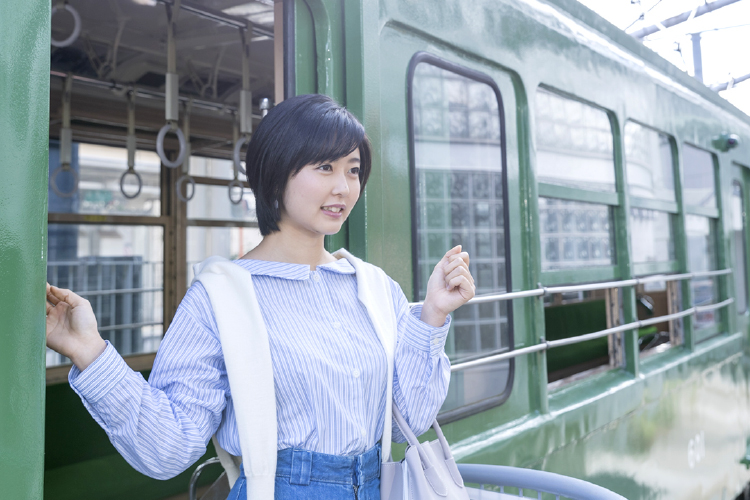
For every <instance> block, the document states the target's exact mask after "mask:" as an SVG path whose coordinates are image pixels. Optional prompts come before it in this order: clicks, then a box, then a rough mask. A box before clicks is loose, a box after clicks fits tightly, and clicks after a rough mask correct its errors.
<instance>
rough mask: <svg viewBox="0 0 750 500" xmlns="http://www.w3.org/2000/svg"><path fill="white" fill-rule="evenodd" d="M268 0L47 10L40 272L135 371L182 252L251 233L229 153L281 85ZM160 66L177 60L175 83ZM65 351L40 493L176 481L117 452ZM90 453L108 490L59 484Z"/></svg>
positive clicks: (144, 363)
mask: <svg viewBox="0 0 750 500" xmlns="http://www.w3.org/2000/svg"><path fill="white" fill-rule="evenodd" d="M54 7H55V4H54V3H53V8H54ZM68 7H71V8H72V10H74V11H75V14H73V13H71V12H70V9H68ZM280 7H281V4H280V3H277V4H276V5H274V2H273V1H272V0H210V1H209V0H203V1H201V2H199V3H198V2H196V3H191V2H188V1H184V2H179V1H175V2H173V1H171V0H170V1H166V0H164V1H162V0H159V1H157V0H108V1H97V0H70V1H69V2H66V4H60V5H58V6H57V8H56V9H53V16H52V38H53V47H52V51H51V72H50V84H51V91H50V127H49V134H50V135H49V138H50V143H49V147H50V155H49V171H50V187H49V193H48V195H49V198H48V199H49V205H48V268H47V279H48V281H49V282H50V283H51V284H53V285H55V286H58V287H62V288H69V289H72V290H74V291H75V292H77V293H79V294H81V295H82V296H84V297H85V298H87V299H88V300H89V301H90V302H91V304H92V306H93V308H94V311H95V314H96V317H97V322H98V325H99V329H100V332H101V334H102V336H103V337H105V338H106V339H108V340H109V341H110V342H112V343H113V344H114V345H115V347H116V348H117V349H118V351H119V352H120V353H121V354H123V355H124V356H125V359H126V361H127V362H128V364H129V365H130V366H131V367H132V368H134V369H136V370H140V371H142V372H143V373H144V375H145V376H147V375H148V370H149V369H150V367H151V363H152V362H153V359H154V353H155V352H156V350H157V348H158V346H159V343H160V341H161V338H162V335H163V334H164V332H165V331H166V329H167V328H168V326H169V321H170V319H171V318H172V317H173V315H174V311H175V310H176V308H177V306H178V304H179V302H180V300H181V299H182V297H183V296H184V293H185V291H186V290H187V287H188V286H189V285H190V282H191V279H192V277H193V276H192V265H193V264H195V263H197V262H200V261H202V260H203V259H205V258H206V257H208V256H210V255H222V256H224V257H227V258H237V257H239V256H241V255H243V254H244V253H246V252H247V251H249V250H251V249H252V248H253V247H254V246H255V245H256V244H257V243H258V242H259V241H260V233H259V231H258V229H257V223H256V217H255V203H254V201H253V196H252V192H251V191H250V190H249V189H248V188H247V186H246V183H245V181H244V175H242V174H239V175H238V174H237V172H236V171H235V167H234V165H235V163H234V161H233V157H234V150H235V145H236V143H237V141H238V139H242V138H246V137H247V136H249V135H250V134H251V133H252V130H253V129H254V128H255V127H256V126H257V124H258V123H259V121H260V119H261V117H262V115H263V113H264V111H265V110H266V109H268V108H270V107H271V106H273V103H274V102H278V101H279V100H280V98H279V96H281V95H283V94H282V91H281V79H282V77H281V67H280V64H279V63H278V62H279V61H280V60H281V57H282V55H283V45H281V44H280V40H281V37H280V36H279V32H280V29H281V27H280V26H279V24H280V17H281V16H280V15H277V14H276V13H275V10H276V11H277V10H278V9H279V8H280ZM170 15H171V18H170V17H169V16H170ZM76 17H78V18H79V19H76ZM170 19H171V23H172V24H170ZM275 21H277V22H275ZM170 26H173V27H174V31H173V36H170V33H169V29H170ZM71 40H72V41H71ZM55 41H57V42H64V43H63V44H62V45H65V46H56V44H55V43H54V42H55ZM67 42H70V43H67ZM57 45H59V43H58V44H57ZM170 49H172V52H171V55H170ZM243 49H246V50H243ZM167 73H176V74H177V84H176V85H174V84H172V83H171V81H170V80H169V77H167V76H166V75H167ZM175 88H176V90H177V92H178V94H179V101H178V102H179V104H178V106H177V109H175V106H174V105H173V104H174V100H175V96H174V92H173V90H175ZM243 95H244V97H243ZM170 113H171V118H172V121H173V123H174V125H176V126H177V127H179V128H180V130H181V131H182V132H183V133H184V135H185V143H186V146H185V148H186V150H189V152H187V153H186V156H185V161H184V162H183V163H182V164H181V165H178V166H176V167H175V168H168V167H167V166H166V165H165V164H164V162H163V161H162V159H160V157H159V155H158V154H157V140H158V133H159V131H160V129H162V127H165V126H166V125H165V124H167V123H169V122H168V121H167V118H169V117H170ZM175 114H178V115H179V116H178V118H177V119H176V120H175V119H174V118H175ZM65 129H68V130H69V132H66V131H65ZM129 136H134V138H132V137H131V138H129ZM244 143H245V144H246V140H245V142H244ZM240 146H243V144H241V145H240ZM180 147H181V146H180V142H179V140H178V137H177V136H176V133H175V130H174V127H172V128H170V129H168V130H167V132H166V134H165V138H164V141H163V149H164V155H165V156H166V158H167V159H168V160H169V161H172V162H175V160H176V159H177V157H178V156H179V151H180ZM129 149H130V150H133V151H132V153H131V154H130V157H131V159H132V160H134V161H130V162H129ZM239 153H240V154H239V157H240V158H241V157H242V154H243V153H244V148H243V147H240V148H239ZM66 160H67V161H66ZM129 163H133V165H129ZM243 165H244V162H240V166H243ZM131 167H132V168H131ZM134 172H135V173H134ZM135 174H137V175H135ZM138 177H140V181H141V182H142V185H141V186H139V182H138ZM188 198H189V201H185V200H187V199H188ZM70 366H71V365H70V361H69V360H67V359H65V358H63V357H61V356H60V355H58V354H57V353H55V352H53V351H51V350H48V352H47V384H48V387H47V417H46V422H47V423H46V450H47V455H46V456H47V460H46V463H45V483H46V487H45V497H46V496H48V495H49V497H50V498H53V497H56V495H57V496H59V497H60V498H62V497H65V498H67V496H65V495H67V494H69V493H70V492H71V491H79V493H81V494H82V497H83V498H101V495H103V494H108V495H109V496H107V498H119V497H120V496H123V495H128V491H130V493H132V494H135V495H136V496H139V495H140V494H141V493H142V492H145V491H148V494H149V495H156V496H154V498H166V497H169V495H172V494H177V493H179V494H180V495H181V494H182V493H180V492H184V491H185V490H186V488H187V483H188V481H187V480H188V478H189V472H190V471H188V473H187V477H183V476H185V474H183V475H181V476H178V477H177V478H175V479H173V480H170V481H167V482H166V483H164V482H156V481H153V480H150V479H148V478H145V476H144V477H139V476H140V475H137V476H136V475H134V474H137V473H134V471H132V470H130V469H129V466H127V464H125V462H124V460H122V459H121V458H120V457H119V456H118V455H116V451H115V450H114V449H113V448H112V447H111V445H109V443H108V439H107V438H106V435H105V434H104V432H103V431H102V430H101V429H99V428H98V426H97V425H96V423H95V422H94V421H93V420H92V419H91V418H90V417H88V416H87V415H86V414H85V409H84V408H83V406H82V405H81V404H80V401H78V400H77V396H76V395H75V394H74V393H73V392H72V390H71V389H70V388H69V387H68V385H67V384H66V382H67V374H68V371H69V369H70ZM76 443H77V444H76ZM84 443H85V444H84ZM208 453H209V454H210V453H212V451H211V450H209V452H208ZM97 467H108V470H109V472H110V474H108V476H109V477H112V473H114V474H115V475H117V476H118V477H121V478H122V481H123V482H122V484H121V488H120V491H118V487H117V486H116V485H103V484H100V482H99V481H97V480H92V481H90V483H91V484H85V485H80V484H79V485H73V484H72V483H71V479H70V478H72V477H88V476H89V475H90V472H91V471H93V470H95V469H97ZM212 476H213V474H211V473H208V474H206V477H205V481H210V480H211V479H212ZM144 481H146V482H148V486H145V484H146V483H144ZM81 488H82V489H81ZM87 491H89V493H90V494H89V495H88V496H87V493H86V492H87ZM105 492H107V493H105ZM132 494H131V495H130V496H129V497H130V498H132V497H133V495H132ZM118 495H119V496H118ZM123 497H124V496H123ZM141 498H142V497H141ZM170 498H172V497H170ZM174 498H182V496H179V495H178V496H177V497H174Z"/></svg>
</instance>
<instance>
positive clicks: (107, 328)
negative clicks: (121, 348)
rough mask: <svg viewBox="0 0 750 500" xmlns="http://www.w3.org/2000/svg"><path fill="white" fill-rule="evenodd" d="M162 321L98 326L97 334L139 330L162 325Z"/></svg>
mask: <svg viewBox="0 0 750 500" xmlns="http://www.w3.org/2000/svg"><path fill="white" fill-rule="evenodd" d="M163 324H164V322H163V321H142V322H140V323H126V324H122V325H109V326H100V327H99V329H98V330H99V332H108V331H111V330H129V329H131V328H140V327H142V326H154V325H163Z"/></svg>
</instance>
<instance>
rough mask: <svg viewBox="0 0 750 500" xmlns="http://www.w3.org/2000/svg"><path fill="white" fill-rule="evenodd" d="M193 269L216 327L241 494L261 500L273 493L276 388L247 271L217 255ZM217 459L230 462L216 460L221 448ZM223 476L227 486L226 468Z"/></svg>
mask: <svg viewBox="0 0 750 500" xmlns="http://www.w3.org/2000/svg"><path fill="white" fill-rule="evenodd" d="M194 269H195V276H196V277H195V279H194V280H193V282H195V281H200V282H201V283H202V284H203V286H204V287H205V289H206V291H207V292H208V297H209V299H210V301H211V307H212V308H213V311H214V315H215V316H216V324H217V326H218V327H219V338H220V339H221V348H222V352H223V354H224V363H225V365H226V368H227V377H228V379H229V386H230V387H231V388H232V402H233V404H234V409H235V413H236V415H237V416H238V418H237V429H238V432H239V437H240V447H241V449H242V462H243V467H244V469H245V475H246V476H247V479H248V481H247V499H248V500H267V499H269V498H273V497H274V482H275V478H276V453H277V448H278V445H277V428H276V425H277V424H276V393H275V386H274V381H273V366H272V364H271V350H270V346H269V344H268V333H267V331H266V326H265V323H264V321H263V316H262V314H261V311H260V306H259V305H258V299H257V297H256V295H255V289H254V287H253V280H252V274H250V273H249V272H248V271H246V270H245V269H243V268H241V267H240V266H238V265H236V264H233V263H232V262H230V261H228V260H226V259H224V258H221V257H210V258H208V259H206V260H205V261H203V262H202V263H200V264H198V265H196V266H195V268H194ZM214 442H215V444H216V445H218V442H217V441H216V440H215V441H214ZM217 447H218V446H217ZM223 451H224V450H222V452H223ZM217 452H218V449H217ZM224 453H226V452H224ZM226 455H227V456H229V455H228V454H226ZM219 458H220V460H221V461H222V465H224V466H225V468H226V467H227V466H229V467H230V469H231V467H232V463H233V461H232V462H230V461H229V460H227V459H226V456H225V457H224V459H223V460H222V453H221V452H219ZM224 462H227V464H225V463H224ZM238 474H239V471H238V470H236V471H233V473H232V474H231V476H234V480H236V477H237V475H238ZM227 476H228V478H230V485H233V483H234V481H233V480H231V476H230V472H229V470H227Z"/></svg>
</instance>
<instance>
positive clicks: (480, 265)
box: [411, 63, 510, 411]
mask: <svg viewBox="0 0 750 500" xmlns="http://www.w3.org/2000/svg"><path fill="white" fill-rule="evenodd" d="M412 86H413V93H412V96H413V98H412V99H413V100H412V104H413V108H412V110H411V112H412V117H413V121H414V157H415V161H416V165H415V167H416V182H417V186H416V191H417V194H416V196H417V210H416V212H417V213H416V214H415V216H416V231H417V242H418V243H417V245H416V248H415V251H416V252H417V263H418V264H417V265H418V269H417V273H416V274H417V283H416V284H415V286H416V290H417V294H418V296H419V297H420V299H423V298H424V295H425V291H426V288H427V279H428V278H429V276H430V273H431V272H432V268H433V267H434V266H435V264H436V263H437V262H438V261H439V260H440V259H441V258H442V256H443V255H444V254H445V252H446V251H447V250H448V249H450V248H452V247H453V246H454V245H458V244H461V245H463V248H464V249H465V250H467V251H468V252H469V253H470V254H471V256H472V259H471V272H472V274H473V275H474V278H475V280H476V285H477V294H481V293H490V292H502V291H505V290H506V289H507V279H508V277H507V276H506V271H505V270H506V265H505V258H506V255H505V228H504V199H503V172H502V155H503V151H502V145H501V135H500V126H501V124H500V115H499V104H498V100H497V96H496V94H495V92H494V91H493V89H492V87H490V86H489V85H487V84H485V83H480V82H477V81H475V80H472V79H469V78H466V77H464V76H461V75H459V74H456V73H453V72H450V71H447V70H444V69H441V68H438V67H436V66H433V65H430V64H426V63H420V64H418V65H417V67H416V69H415V73H414V80H413V81H412ZM507 308H508V303H507V302H499V303H492V304H482V305H470V306H464V307H462V308H460V309H458V310H457V311H456V312H455V313H454V319H453V324H452V327H451V332H450V335H449V337H448V341H447V344H446V352H447V353H448V356H449V357H450V359H451V361H453V362H460V361H463V360H467V359H472V358H475V357H479V356H482V355H486V354H488V353H496V352H502V351H505V350H507V349H508V348H509V345H510V330H509V329H510V326H509V324H508V310H507ZM508 374H509V363H508V362H502V363H497V364H494V365H489V366H487V367H485V368H482V369H474V370H467V371H465V372H462V373H460V374H454V376H453V377H451V385H450V389H449V395H448V398H447V400H446V402H445V404H444V405H443V411H447V410H451V409H454V408H457V407H460V406H464V405H466V404H470V403H474V402H477V401H480V400H483V399H486V398H489V397H492V396H497V395H499V394H502V393H503V391H504V389H505V384H506V382H507V379H508ZM456 375H458V376H456Z"/></svg>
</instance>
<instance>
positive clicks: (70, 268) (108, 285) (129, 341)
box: [47, 224, 164, 366]
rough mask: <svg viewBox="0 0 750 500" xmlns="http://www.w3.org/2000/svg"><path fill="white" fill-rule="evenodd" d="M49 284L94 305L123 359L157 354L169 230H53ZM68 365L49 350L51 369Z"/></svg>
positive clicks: (80, 227)
mask: <svg viewBox="0 0 750 500" xmlns="http://www.w3.org/2000/svg"><path fill="white" fill-rule="evenodd" d="M47 230H48V247H49V253H48V260H47V281H49V283H50V284H52V285H55V286H58V287H61V288H68V289H70V290H72V291H74V292H75V293H77V294H79V295H81V296H82V297H84V298H85V299H88V300H89V301H90V302H91V307H92V308H93V309H94V314H95V316H96V321H97V324H98V326H99V332H100V333H101V335H102V337H103V338H104V339H105V340H109V341H110V342H111V343H112V344H113V345H114V346H115V348H116V349H117V351H118V352H119V353H120V354H123V355H128V354H138V353H149V352H156V349H157V348H158V347H159V343H160V342H161V336H162V330H163V317H162V316H163V298H164V292H163V286H164V285H163V276H164V247H163V242H164V230H163V229H162V228H161V227H158V226H111V225H88V224H87V225H83V224H82V225H75V224H49V226H48V229H47ZM66 362H68V360H67V358H63V357H62V356H61V355H59V354H57V353H56V352H54V351H52V350H50V349H47V366H54V365H58V364H62V363H66Z"/></svg>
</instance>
